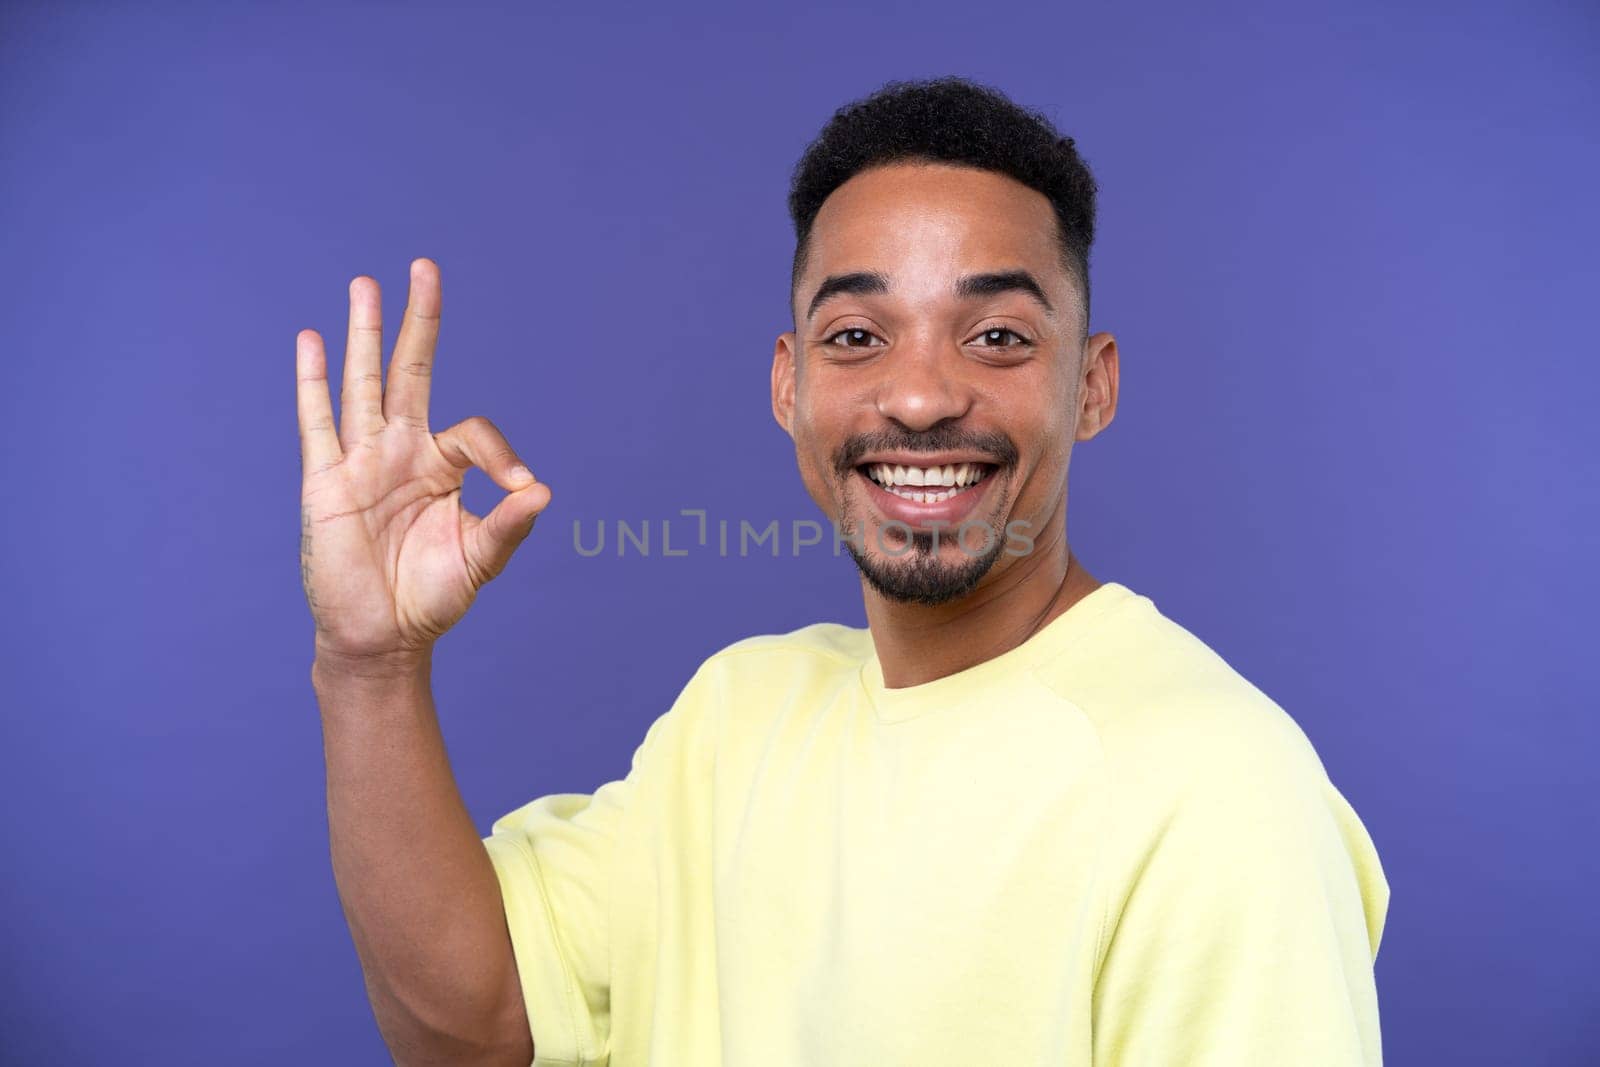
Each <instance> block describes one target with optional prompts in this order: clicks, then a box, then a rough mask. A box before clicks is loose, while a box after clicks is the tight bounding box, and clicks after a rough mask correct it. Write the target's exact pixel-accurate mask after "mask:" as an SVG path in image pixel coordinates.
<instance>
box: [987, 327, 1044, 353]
mask: <svg viewBox="0 0 1600 1067" xmlns="http://www.w3.org/2000/svg"><path fill="white" fill-rule="evenodd" d="M1007 338H1009V340H1007ZM972 340H973V341H975V342H978V346H979V347H980V348H1016V347H1018V346H1019V345H1031V344H1032V343H1033V342H1032V341H1030V340H1028V339H1027V338H1026V337H1024V336H1022V335H1021V334H1020V333H1018V332H1017V331H1015V330H1010V329H1007V328H1006V327H1004V326H991V327H989V328H988V329H987V330H984V331H983V332H982V333H980V334H978V336H977V337H974V338H973V339H972Z"/></svg>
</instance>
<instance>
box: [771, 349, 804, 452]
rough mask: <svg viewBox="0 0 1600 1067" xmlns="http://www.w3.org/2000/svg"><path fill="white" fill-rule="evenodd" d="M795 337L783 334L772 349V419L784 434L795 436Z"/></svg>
mask: <svg viewBox="0 0 1600 1067" xmlns="http://www.w3.org/2000/svg"><path fill="white" fill-rule="evenodd" d="M798 343H799V342H798V341H797V339H796V338H795V335H794V334H793V333H792V332H791V333H782V334H779V335H778V343H777V344H776V345H774V346H773V349H772V417H773V418H775V419H777V420H778V425H779V426H782V427H783V432H784V433H786V434H788V435H789V436H790V437H791V438H792V437H793V436H794V374H795V348H796V346H797V345H798Z"/></svg>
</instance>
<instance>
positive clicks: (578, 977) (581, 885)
mask: <svg viewBox="0 0 1600 1067" xmlns="http://www.w3.org/2000/svg"><path fill="white" fill-rule="evenodd" d="M677 710H678V709H676V708H675V709H674V710H673V711H669V712H668V713H667V714H666V715H663V716H662V717H660V718H658V719H657V720H656V721H655V722H654V723H653V724H652V725H651V726H650V729H649V730H648V731H647V732H646V734H645V738H644V740H643V741H642V742H641V743H640V745H639V746H638V748H637V749H636V750H635V751H634V754H633V761H632V766H631V768H630V770H629V772H628V774H627V776H626V777H625V778H621V779H618V780H616V781H611V782H607V783H605V784H604V785H602V786H600V787H599V788H598V789H596V790H595V791H594V793H592V794H583V793H553V794H549V795H547V796H542V797H539V798H538V799H536V800H533V801H531V802H529V803H527V804H525V805H523V806H522V807H520V808H517V809H516V810H514V811H511V812H508V813H507V814H505V815H503V816H501V817H500V818H499V819H497V820H495V822H494V824H493V825H492V826H491V827H490V834H489V836H488V837H486V838H484V847H485V848H486V849H487V850H488V853H489V858H490V860H491V861H492V862H493V864H494V869H495V874H496V875H497V876H498V877H499V880H500V892H501V897H502V899H503V901H504V904H505V913H506V925H507V928H508V929H509V931H510V934H511V945H512V950H513V952H514V954H515V956H516V962H517V974H518V977H519V978H520V980H521V983H522V994H523V1000H524V1003H525V1005H526V1008H527V1012H528V1021H529V1025H530V1027H531V1029H532V1036H533V1046H534V1060H533V1067H547V1065H548V1067H556V1065H560V1067H577V1065H589V1064H604V1063H606V1062H607V1060H608V1058H609V1053H610V1038H611V982H610V955H611V954H610V925H611V923H610V907H611V896H612V890H613V887H614V876H615V870H616V860H617V857H616V854H615V845H616V841H617V839H618V836H619V834H620V832H621V827H622V822H623V820H624V818H625V817H626V816H627V814H628V812H629V807H630V804H631V803H632V801H633V799H634V797H635V795H636V793H637V791H638V788H639V781H640V778H641V777H642V776H643V775H644V774H645V773H647V769H648V767H649V765H650V763H651V760H652V754H653V753H654V752H655V751H656V750H657V749H659V748H660V747H661V746H662V745H663V744H664V743H665V740H664V735H665V734H666V733H667V732H668V729H669V726H670V722H669V720H671V719H672V718H673V716H674V715H675V714H676V712H677Z"/></svg>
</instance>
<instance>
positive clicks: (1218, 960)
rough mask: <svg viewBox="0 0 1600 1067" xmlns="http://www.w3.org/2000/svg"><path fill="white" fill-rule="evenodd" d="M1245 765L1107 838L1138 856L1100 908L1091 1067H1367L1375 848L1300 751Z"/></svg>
mask: <svg viewBox="0 0 1600 1067" xmlns="http://www.w3.org/2000/svg"><path fill="white" fill-rule="evenodd" d="M1253 755H1254V756H1256V757H1258V758H1252V759H1237V760H1233V761H1231V762H1229V761H1224V762H1223V763H1222V764H1220V765H1217V766H1214V767H1210V768H1208V769H1207V770H1206V771H1204V772H1202V773H1191V774H1189V775H1187V776H1186V778H1187V781H1186V784H1184V785H1183V786H1181V787H1179V788H1176V789H1175V790H1174V792H1173V796H1174V798H1175V799H1174V800H1173V802H1172V803H1171V804H1170V805H1169V806H1168V807H1167V809H1166V810H1165V811H1163V812H1161V813H1160V816H1159V817H1157V818H1152V819H1149V820H1147V822H1146V825H1145V826H1144V827H1143V828H1141V829H1140V830H1138V831H1135V830H1134V829H1133V828H1132V827H1130V826H1128V825H1126V824H1124V825H1122V826H1121V827H1120V828H1119V829H1118V831H1117V832H1119V833H1124V834H1126V835H1127V836H1128V837H1131V838H1137V839H1139V841H1140V843H1139V845H1138V846H1137V848H1136V849H1134V850H1133V851H1132V852H1130V853H1129V854H1128V859H1129V862H1128V863H1127V864H1126V867H1125V870H1123V871H1122V872H1120V874H1119V875H1118V876H1116V877H1114V878H1113V879H1112V881H1113V882H1114V883H1116V885H1115V888H1114V889H1113V890H1112V891H1111V892H1110V893H1109V894H1108V898H1107V910H1106V917H1105V920H1104V923H1103V927H1102V935H1101V945H1102V956H1101V967H1100V970H1099V972H1098V978H1097V981H1096V986H1095V993H1094V1017H1093V1033H1094V1048H1095V1059H1094V1062H1095V1063H1096V1064H1097V1065H1103V1067H1133V1065H1138V1067H1166V1065H1180V1064H1181V1065H1185V1067H1282V1065H1284V1064H1296V1065H1304V1067H1346V1065H1348V1067H1357V1065H1376V1064H1380V1063H1381V1062H1382V1053H1381V1045H1380V1040H1379V1032H1378V1003H1377V993H1376V988H1375V984H1374V978H1373V963H1374V961H1375V960H1376V957H1377V952H1378V942H1379V939H1380V937H1381V935H1382V930H1383V922H1384V917H1385V914H1386V911H1387V907H1388V898H1389V887H1388V884H1387V882H1386V881H1385V879H1384V876H1383V871H1382V869H1381V867H1380V866H1379V864H1378V857H1377V853H1376V850H1375V849H1374V848H1373V845H1372V842H1371V840H1370V838H1369V837H1368V836H1367V833H1366V830H1365V829H1364V828H1363V827H1362V825H1361V822H1360V820H1359V819H1357V817H1356V814H1355V812H1354V810H1352V809H1351V807H1350V806H1349V805H1348V804H1347V803H1346V802H1345V800H1344V798H1343V797H1342V796H1340V795H1339V793H1338V792H1337V791H1336V790H1335V789H1334V787H1333V785H1332V784H1331V783H1330V782H1329V781H1328V780H1327V778H1326V776H1325V774H1324V773H1323V772H1322V770H1321V766H1320V764H1319V763H1316V761H1315V759H1314V757H1310V756H1309V753H1308V755H1307V757H1306V758H1305V759H1300V758H1294V756H1293V755H1292V754H1291V755H1290V756H1289V757H1288V758H1286V757H1285V754H1284V753H1283V751H1282V750H1274V751H1272V752H1262V753H1255V754H1253ZM1111 847H1112V848H1113V849H1114V848H1115V846H1114V845H1113V846H1111Z"/></svg>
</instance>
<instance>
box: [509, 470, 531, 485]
mask: <svg viewBox="0 0 1600 1067" xmlns="http://www.w3.org/2000/svg"><path fill="white" fill-rule="evenodd" d="M511 480H512V481H514V482H531V481H533V472H532V471H531V470H529V469H528V468H527V467H512V468H511Z"/></svg>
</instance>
